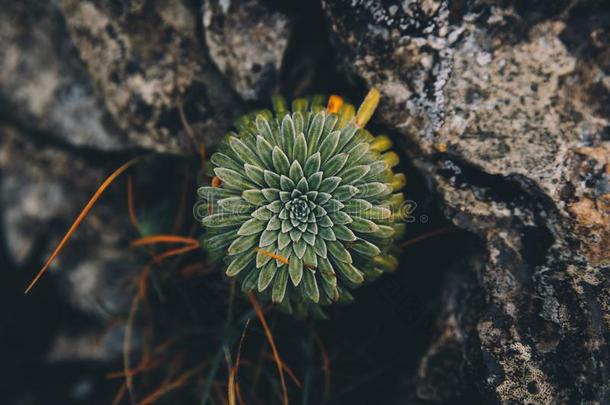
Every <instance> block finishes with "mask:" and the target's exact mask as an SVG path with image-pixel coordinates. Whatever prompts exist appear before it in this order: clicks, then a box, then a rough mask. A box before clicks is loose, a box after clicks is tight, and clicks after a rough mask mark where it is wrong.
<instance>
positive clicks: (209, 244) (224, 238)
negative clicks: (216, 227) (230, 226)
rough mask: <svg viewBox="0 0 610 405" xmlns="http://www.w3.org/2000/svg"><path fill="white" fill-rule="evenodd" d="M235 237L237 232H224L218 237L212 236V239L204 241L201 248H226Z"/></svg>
mask: <svg viewBox="0 0 610 405" xmlns="http://www.w3.org/2000/svg"><path fill="white" fill-rule="evenodd" d="M236 235H237V231H235V230H231V231H229V232H224V233H221V234H219V235H214V236H212V237H209V238H206V239H204V241H203V247H204V248H205V249H207V250H217V249H222V248H225V247H226V246H229V245H230V244H231V242H233V240H234V239H235V236H236Z"/></svg>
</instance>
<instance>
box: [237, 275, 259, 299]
mask: <svg viewBox="0 0 610 405" xmlns="http://www.w3.org/2000/svg"><path fill="white" fill-rule="evenodd" d="M258 273H259V272H258V271H256V270H255V269H252V270H250V271H249V272H248V274H247V275H246V277H244V279H243V280H242V282H241V290H242V291H243V292H244V293H246V294H247V293H249V292H250V291H252V290H254V289H255V288H256V281H257V279H258Z"/></svg>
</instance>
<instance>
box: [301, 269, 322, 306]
mask: <svg viewBox="0 0 610 405" xmlns="http://www.w3.org/2000/svg"><path fill="white" fill-rule="evenodd" d="M303 286H304V287H305V294H307V297H308V298H309V299H310V300H312V301H313V302H315V303H317V302H318V301H320V290H318V283H317V282H316V276H315V274H314V272H313V271H311V270H310V269H305V272H304V274H303Z"/></svg>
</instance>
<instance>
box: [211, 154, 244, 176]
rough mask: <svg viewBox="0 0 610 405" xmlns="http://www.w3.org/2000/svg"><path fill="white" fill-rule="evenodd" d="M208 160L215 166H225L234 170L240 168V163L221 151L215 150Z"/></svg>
mask: <svg viewBox="0 0 610 405" xmlns="http://www.w3.org/2000/svg"><path fill="white" fill-rule="evenodd" d="M210 162H212V164H213V165H214V166H216V167H226V168H228V169H233V170H235V171H238V172H239V171H240V170H242V165H241V164H239V163H237V162H236V161H235V160H233V159H232V158H230V157H229V156H227V155H225V154H224V153H221V152H216V153H214V154H213V155H212V157H211V158H210Z"/></svg>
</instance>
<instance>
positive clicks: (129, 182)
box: [127, 176, 140, 229]
mask: <svg viewBox="0 0 610 405" xmlns="http://www.w3.org/2000/svg"><path fill="white" fill-rule="evenodd" d="M127 210H128V211H129V221H130V222H131V224H132V225H133V227H134V228H136V229H139V228H140V224H139V222H138V217H137V215H136V209H135V206H134V203H133V179H132V178H131V176H129V177H127Z"/></svg>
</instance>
